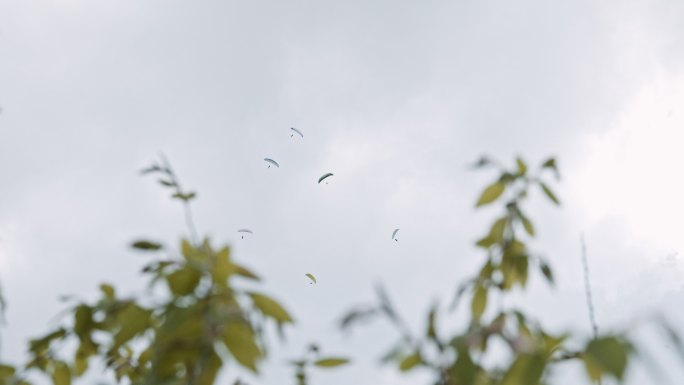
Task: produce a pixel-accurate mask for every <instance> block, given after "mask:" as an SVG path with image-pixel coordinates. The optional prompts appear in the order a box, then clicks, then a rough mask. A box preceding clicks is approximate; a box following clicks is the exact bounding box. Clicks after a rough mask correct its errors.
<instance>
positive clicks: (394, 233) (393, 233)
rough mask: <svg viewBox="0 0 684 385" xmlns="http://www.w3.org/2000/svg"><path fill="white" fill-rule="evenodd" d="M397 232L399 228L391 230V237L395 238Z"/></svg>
mask: <svg viewBox="0 0 684 385" xmlns="http://www.w3.org/2000/svg"><path fill="white" fill-rule="evenodd" d="M398 232H399V229H394V231H393V232H392V239H395V237H396V236H397V233H398Z"/></svg>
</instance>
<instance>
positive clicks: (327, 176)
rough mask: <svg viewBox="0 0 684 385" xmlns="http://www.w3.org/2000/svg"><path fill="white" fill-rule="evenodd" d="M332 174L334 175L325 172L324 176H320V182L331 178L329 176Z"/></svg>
mask: <svg viewBox="0 0 684 385" xmlns="http://www.w3.org/2000/svg"><path fill="white" fill-rule="evenodd" d="M331 176H333V174H332V173H330V172H329V173H327V174H325V175H323V176H322V177H320V178H318V183H321V182H323V181H324V180H325V179H326V178H329V177H331Z"/></svg>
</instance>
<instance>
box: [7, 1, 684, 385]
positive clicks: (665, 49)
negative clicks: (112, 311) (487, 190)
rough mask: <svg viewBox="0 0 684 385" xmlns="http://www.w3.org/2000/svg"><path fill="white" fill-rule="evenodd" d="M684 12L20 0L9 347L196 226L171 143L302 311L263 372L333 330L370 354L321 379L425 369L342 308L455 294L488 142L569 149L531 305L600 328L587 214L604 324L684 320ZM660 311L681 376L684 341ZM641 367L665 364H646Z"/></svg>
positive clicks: (670, 363) (15, 350)
mask: <svg viewBox="0 0 684 385" xmlns="http://www.w3.org/2000/svg"><path fill="white" fill-rule="evenodd" d="M682 20H684V3H682V2H681V1H675V0H670V1H665V0H650V1H623V2H620V3H617V2H611V1H574V2H571V3H563V4H560V3H553V2H548V1H531V0H524V1H523V0H520V1H513V2H510V1H509V2H502V1H477V2H476V1H469V2H466V1H460V2H458V1H423V2H411V1H403V0H402V1H392V2H389V1H370V2H369V1H344V2H339V1H338V2H326V1H313V0H311V1H305V0H302V1H296V2H289V3H286V2H277V1H271V2H268V1H253V2H249V3H246V2H229V1H203V2H196V1H195V2H191V1H177V0H166V1H156V0H155V1H152V0H150V1H133V0H120V1H97V2H92V1H84V0H50V1H47V0H46V1H37V0H36V1H25V0H1V1H0V106H2V112H1V113H0V181H1V184H0V282H1V283H2V288H3V291H4V293H5V296H6V298H7V300H8V302H9V311H8V313H7V325H6V326H5V327H4V329H3V330H2V350H1V353H0V354H1V357H2V358H3V359H7V360H10V361H13V362H17V361H21V360H22V359H23V357H24V352H25V349H26V348H25V346H26V345H25V343H26V340H27V339H28V338H30V337H32V336H37V335H40V334H41V333H43V332H45V331H46V329H47V325H48V324H49V322H53V324H54V322H55V321H54V316H55V315H56V314H57V313H58V312H59V311H60V310H61V309H63V307H64V306H65V305H64V304H61V303H60V302H58V300H57V299H58V296H59V295H61V294H76V295H78V296H81V297H84V298H92V297H91V293H94V292H95V289H96V287H97V285H98V284H99V283H100V282H103V281H107V282H111V283H113V284H115V285H117V286H118V287H120V290H122V291H123V292H126V293H133V292H138V291H139V290H140V289H141V288H142V287H143V281H142V280H141V277H140V276H139V271H140V268H141V266H142V265H143V264H144V263H145V262H146V261H147V259H146V258H145V257H144V256H141V255H139V254H136V253H134V252H132V251H131V250H130V249H129V248H128V247H127V245H128V244H129V243H130V241H131V240H133V239H137V238H141V237H146V238H151V239H160V240H166V241H167V242H176V239H178V238H179V237H180V236H181V235H183V234H185V227H184V222H183V216H182V210H181V208H180V207H179V206H178V204H177V203H175V202H173V201H171V200H170V199H168V194H167V193H166V192H165V191H164V190H163V189H161V188H160V187H159V186H158V185H156V184H155V183H154V181H153V180H152V179H150V178H141V177H140V176H139V174H138V171H139V170H140V169H141V168H142V167H144V166H147V165H148V164H150V163H151V162H152V161H153V160H154V159H155V157H156V155H157V154H158V153H159V152H160V151H163V152H164V153H165V154H166V155H167V156H168V157H169V158H170V159H171V161H172V163H173V165H174V167H175V169H176V171H177V172H178V174H179V175H180V176H181V179H182V182H183V183H184V184H185V185H186V186H187V187H189V188H192V189H195V190H197V191H198V192H199V200H198V201H197V202H196V203H195V204H194V210H195V219H196V222H197V225H198V227H199V229H200V231H201V232H202V233H205V234H209V235H210V236H212V238H213V239H214V240H215V241H216V242H226V243H229V244H231V245H232V246H233V248H234V252H235V256H236V258H237V259H238V260H240V261H242V262H243V263H244V264H246V265H248V266H250V267H252V268H254V269H255V270H256V271H258V272H260V273H261V274H262V275H263V276H264V278H265V280H266V287H267V288H268V291H269V292H271V293H275V294H276V297H278V298H280V299H282V300H283V301H284V302H285V303H286V304H287V305H288V307H289V308H290V309H291V310H292V312H293V313H294V315H295V316H296V318H297V320H298V321H299V322H298V325H297V327H296V329H294V330H292V331H291V333H290V338H289V340H288V343H287V345H285V346H282V347H281V348H279V349H277V350H278V353H277V354H276V355H275V356H274V357H273V359H272V360H271V361H270V362H269V364H268V365H266V366H265V367H264V373H263V376H262V377H260V378H259V379H258V380H257V381H256V382H255V383H263V384H267V385H276V384H283V383H287V382H289V381H291V374H292V373H291V371H290V369H289V368H287V367H286V366H285V365H284V364H283V360H284V359H285V358H292V357H296V356H297V355H299V354H300V352H301V351H302V350H303V349H304V347H305V346H306V344H307V343H308V342H310V341H317V342H320V343H321V344H322V345H323V348H324V351H328V352H331V353H335V354H341V355H349V356H351V357H353V358H354V359H355V364H354V365H353V366H350V367H349V368H346V369H343V370H342V369H341V370H336V371H331V372H317V373H315V374H314V375H313V380H314V381H315V382H314V383H318V384H323V383H325V384H332V385H336V384H349V383H368V384H412V383H416V382H417V381H420V380H422V379H423V378H424V376H423V374H421V373H419V372H418V373H416V374H412V375H411V376H399V375H398V374H397V373H396V372H395V371H394V369H391V368H380V367H378V365H377V362H376V358H377V357H378V356H379V355H380V354H382V353H383V352H384V350H385V348H387V347H389V346H390V345H391V343H392V342H394V338H395V333H394V332H393V331H391V330H389V328H387V327H386V325H385V324H383V323H377V324H373V325H371V326H368V327H365V328H361V329H358V330H356V331H354V332H353V333H352V334H351V335H347V336H345V335H343V334H340V333H339V332H338V331H337V330H336V328H335V325H334V322H335V321H336V320H337V319H338V318H339V316H340V315H341V314H342V313H343V312H344V311H345V310H347V309H348V308H349V307H351V306H352V305H355V304H358V303H363V302H367V301H369V300H371V299H373V290H372V288H373V284H374V283H375V282H378V281H382V282H384V283H385V285H386V286H387V288H388V290H389V292H390V293H391V295H392V296H393V298H395V300H396V302H398V303H399V304H400V308H401V311H402V312H403V314H404V315H405V316H406V318H407V319H408V321H409V323H410V324H411V325H412V326H413V327H414V328H415V330H422V328H423V325H424V320H423V315H424V314H426V311H427V308H428V306H429V304H430V303H431V301H432V300H433V299H435V298H441V299H442V303H446V302H448V301H449V300H450V299H451V296H452V293H453V291H454V288H455V286H456V285H457V283H458V282H460V281H461V280H462V279H463V278H464V277H467V276H469V275H470V274H473V273H474V271H475V269H476V267H477V266H478V265H479V264H480V263H481V261H482V258H483V255H482V254H481V253H480V252H478V251H477V250H476V249H475V248H474V247H473V246H472V245H473V241H474V240H475V239H476V238H477V237H478V236H480V235H481V234H482V233H483V232H484V231H486V228H487V225H488V223H489V222H491V220H492V219H493V218H494V217H495V216H496V214H497V213H498V211H497V209H494V208H492V209H489V208H488V209H482V210H479V211H475V210H474V208H473V205H474V202H475V200H476V198H477V195H478V193H479V192H480V190H481V188H482V187H483V186H484V185H485V184H487V183H489V182H490V181H491V180H492V179H493V178H494V175H493V174H492V173H491V172H489V173H488V172H473V171H470V170H468V169H467V168H466V165H467V164H468V163H470V162H472V161H473V160H475V159H476V158H478V157H479V156H480V155H481V154H484V153H487V154H494V155H495V156H496V157H498V158H499V159H501V160H502V161H506V162H509V163H512V160H513V157H514V156H515V155H517V154H520V155H523V156H524V157H525V158H526V159H528V161H529V163H531V164H538V163H539V162H541V161H543V160H544V159H545V158H546V157H547V156H549V155H555V156H557V157H558V159H559V165H560V168H561V172H562V175H563V177H562V180H561V181H560V183H558V184H557V185H556V186H557V188H556V190H557V191H558V194H559V196H560V198H561V200H562V202H563V206H562V208H561V209H556V208H554V207H552V205H551V204H548V203H547V202H546V201H545V199H544V198H543V197H542V195H541V194H539V193H538V192H537V193H536V194H533V195H532V202H531V204H530V205H529V210H530V213H531V216H532V218H533V219H534V220H535V223H536V225H537V228H538V233H539V238H538V240H535V241H534V242H533V246H534V248H535V249H536V250H539V251H541V252H542V253H544V254H545V255H546V256H547V257H548V258H549V259H550V260H551V261H552V264H553V267H554V269H555V272H556V275H557V280H558V285H557V288H556V289H555V290H552V291H549V290H548V289H547V287H546V286H545V285H544V284H543V283H542V282H541V280H540V279H539V276H535V277H534V278H533V282H532V285H531V287H530V292H529V293H527V294H525V297H522V298H524V302H525V306H526V308H528V309H530V311H532V312H533V313H534V314H535V315H537V316H538V317H539V319H541V320H542V321H543V322H545V323H546V324H548V325H550V327H552V328H554V330H573V331H577V332H578V333H580V335H584V336H587V337H588V336H589V333H590V327H589V323H588V318H587V314H586V304H585V302H584V291H583V281H582V266H581V263H580V243H579V238H580V233H584V234H585V237H586V240H587V246H588V249H589V259H590V265H591V278H592V281H593V287H594V298H595V305H596V309H597V318H598V323H599V327H600V329H602V330H606V329H610V328H612V327H622V326H625V325H628V324H629V323H630V322H632V321H633V320H634V319H635V318H638V317H639V316H642V315H644V314H651V313H655V312H661V313H664V314H667V315H668V317H669V318H670V319H672V320H673V321H675V322H682V321H684V310H682V309H684V307H682V305H683V304H684V290H683V284H682V278H683V277H684V261H683V257H684V248H683V246H684V241H683V240H682V239H683V238H682V236H681V229H682V221H681V218H682V217H684V200H682V197H683V196H684V184H682V183H681V182H680V181H681V165H682V164H684V153H683V152H682V151H681V147H682V144H684V29H683V28H682V25H684V24H683V23H682ZM292 126H294V127H297V128H299V129H301V130H302V131H303V132H304V135H305V137H304V138H303V140H299V139H298V138H290V132H289V127H292ZM264 157H271V158H273V159H276V160H277V161H278V162H280V164H281V167H280V168H279V169H273V168H271V169H267V168H266V164H265V163H264V162H263V158H264ZM326 172H333V173H335V176H334V177H333V178H331V180H330V183H329V184H327V185H326V184H321V185H318V184H317V183H316V180H317V178H318V177H319V176H320V175H322V174H323V173H326ZM242 227H248V228H251V229H252V230H254V232H255V234H254V236H252V237H249V238H248V239H244V240H241V239H240V236H239V235H238V234H237V233H236V230H237V229H238V228H242ZM397 227H399V228H401V231H400V233H399V238H400V241H399V242H392V241H391V240H390V235H391V232H392V230H393V229H394V228H397ZM677 253H679V254H677ZM307 272H311V273H313V274H315V275H316V276H317V278H318V280H319V283H318V285H315V286H314V285H309V284H308V282H307V279H306V277H304V273H307ZM513 302H515V299H514V300H513ZM454 319H456V321H454ZM457 319H458V317H455V318H453V317H452V318H450V320H452V321H450V323H449V322H446V323H445V324H444V325H443V327H444V329H445V330H446V329H450V328H453V327H454V325H456V324H457V323H458V322H457ZM51 320H52V321H51ZM640 330H641V331H640V332H639V336H640V337H641V339H647V340H649V342H648V343H647V345H648V346H647V347H649V348H650V351H651V352H653V353H654V354H655V351H659V352H661V354H660V355H658V354H656V356H657V357H658V358H657V360H658V361H660V362H661V365H662V366H663V367H664V371H665V372H667V376H668V377H669V378H670V383H672V384H681V383H682V380H683V379H684V369H683V368H684V365H682V363H681V361H676V360H674V359H672V356H673V354H671V353H672V352H673V351H672V350H671V347H668V346H666V344H664V343H663V342H662V340H658V339H657V338H655V337H654V333H652V332H649V330H648V327H645V328H643V329H640ZM682 332H684V328H682ZM649 333H650V334H649ZM661 356H662V357H661ZM578 368H579V367H578V366H577V365H574V364H565V365H562V366H560V367H559V368H558V369H557V370H556V371H555V372H554V378H556V379H557V382H556V383H557V384H560V385H564V384H567V385H570V384H576V383H577V381H578V378H582V377H581V376H582V374H581V372H579V371H578ZM234 375H235V372H231V373H229V374H228V378H232V377H234ZM285 376H287V377H286V378H285ZM630 381H631V382H630V384H650V383H653V384H655V383H658V384H664V383H665V382H664V380H662V379H658V378H654V377H653V375H652V373H650V372H648V371H646V370H645V369H644V368H643V365H640V366H639V367H634V368H633V370H631V371H630Z"/></svg>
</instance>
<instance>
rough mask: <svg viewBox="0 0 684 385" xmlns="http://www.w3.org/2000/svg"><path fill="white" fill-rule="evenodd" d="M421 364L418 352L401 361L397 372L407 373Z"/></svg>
mask: <svg viewBox="0 0 684 385" xmlns="http://www.w3.org/2000/svg"><path fill="white" fill-rule="evenodd" d="M421 362H423V358H422V357H421V355H420V352H415V353H413V354H411V355H409V356H407V357H404V359H403V360H401V362H400V363H399V370H401V371H402V372H407V371H409V370H411V369H413V368H415V367H416V366H418V365H420V363H421Z"/></svg>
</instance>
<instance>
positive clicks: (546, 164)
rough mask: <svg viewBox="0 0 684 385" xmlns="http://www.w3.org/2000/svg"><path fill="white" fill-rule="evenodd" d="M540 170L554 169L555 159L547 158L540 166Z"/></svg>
mask: <svg viewBox="0 0 684 385" xmlns="http://www.w3.org/2000/svg"><path fill="white" fill-rule="evenodd" d="M542 168H554V169H555V168H556V159H555V158H549V159H547V160H546V162H544V164H542Z"/></svg>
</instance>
